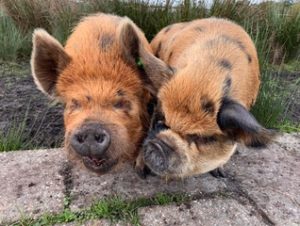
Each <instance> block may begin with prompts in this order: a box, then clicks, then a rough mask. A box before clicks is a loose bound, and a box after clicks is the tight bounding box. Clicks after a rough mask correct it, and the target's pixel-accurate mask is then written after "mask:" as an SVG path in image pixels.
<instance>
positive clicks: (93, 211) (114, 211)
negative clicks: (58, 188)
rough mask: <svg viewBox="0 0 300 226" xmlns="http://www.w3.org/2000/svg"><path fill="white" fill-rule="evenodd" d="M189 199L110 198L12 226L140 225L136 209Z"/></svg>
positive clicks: (175, 196) (169, 196)
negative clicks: (66, 225)
mask: <svg viewBox="0 0 300 226" xmlns="http://www.w3.org/2000/svg"><path fill="white" fill-rule="evenodd" d="M187 201H190V198H189V197H188V196H186V195H184V194H165V193H160V194H157V195H156V196H154V197H152V198H139V199H136V200H133V201H128V200H125V199H123V198H120V197H119V196H112V197H108V198H105V199H102V200H100V201H98V202H96V203H94V204H93V205H92V206H91V207H90V208H87V209H84V210H82V211H79V212H72V211H71V210H70V209H69V208H67V209H65V210H64V211H63V212H62V213H59V214H44V215H43V216H41V217H40V218H38V219H31V218H23V219H21V220H20V221H18V222H15V223H13V224H11V225H12V226H29V225H30V226H48V225H55V224H63V223H69V222H77V223H78V224H79V225H80V224H82V223H84V222H86V221H89V220H97V219H108V220H110V221H111V222H113V223H115V222H118V221H125V222H129V223H131V224H133V225H140V222H139V217H138V209H139V208H142V207H147V206H153V205H167V204H171V203H184V202H187Z"/></svg>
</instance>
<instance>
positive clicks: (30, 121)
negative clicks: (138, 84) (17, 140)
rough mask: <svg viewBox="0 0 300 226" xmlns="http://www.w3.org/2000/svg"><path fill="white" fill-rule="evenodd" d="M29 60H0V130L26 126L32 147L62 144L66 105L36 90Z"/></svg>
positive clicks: (2, 131)
mask: <svg viewBox="0 0 300 226" xmlns="http://www.w3.org/2000/svg"><path fill="white" fill-rule="evenodd" d="M30 73H31V72H30V66H29V64H28V63H26V64H7V63H5V64H4V63H2V64H1V63H0V106H1V107H0V109H1V110H0V133H4V134H7V133H8V132H9V131H11V130H16V129H20V128H23V127H24V128H23V131H22V134H23V139H24V143H30V148H53V147H59V146H61V144H62V141H63V118H62V113H63V107H62V106H61V105H60V104H58V103H54V102H51V101H50V100H49V99H48V98H47V97H46V96H45V95H44V94H42V93H41V92H40V91H39V90H37V88H36V86H35V84H34V82H33V78H32V76H31V75H30Z"/></svg>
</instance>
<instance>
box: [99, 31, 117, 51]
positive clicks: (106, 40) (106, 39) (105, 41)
mask: <svg viewBox="0 0 300 226" xmlns="http://www.w3.org/2000/svg"><path fill="white" fill-rule="evenodd" d="M114 41H115V38H114V36H113V35H111V34H103V35H102V36H101V38H100V47H101V49H102V50H104V51H107V50H108V49H109V48H110V47H111V46H112V44H113V43H114Z"/></svg>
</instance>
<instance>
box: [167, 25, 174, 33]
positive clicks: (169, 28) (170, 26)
mask: <svg viewBox="0 0 300 226" xmlns="http://www.w3.org/2000/svg"><path fill="white" fill-rule="evenodd" d="M171 28H172V25H169V26H168V27H166V29H165V34H166V33H168V32H169V31H170V30H171Z"/></svg>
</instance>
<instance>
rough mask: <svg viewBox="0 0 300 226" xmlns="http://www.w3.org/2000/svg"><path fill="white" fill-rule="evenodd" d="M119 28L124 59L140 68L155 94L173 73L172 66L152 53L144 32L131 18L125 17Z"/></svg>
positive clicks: (144, 80) (143, 77)
mask: <svg viewBox="0 0 300 226" xmlns="http://www.w3.org/2000/svg"><path fill="white" fill-rule="evenodd" d="M119 29H120V33H119V35H120V45H121V49H122V52H123V57H124V60H125V61H126V62H127V63H128V64H130V65H132V66H133V67H137V68H138V69H139V70H140V75H141V80H142V81H143V82H144V85H145V86H146V88H147V89H148V90H149V91H150V92H151V93H152V94H154V95H155V94H156V93H157V91H158V89H159V88H160V87H161V85H162V84H163V83H164V82H166V81H168V80H169V79H170V78H171V76H172V75H173V73H174V72H173V70H172V68H171V67H170V66H168V65H167V64H166V63H164V62H163V61H162V60H160V59H159V58H157V57H155V56H154V55H153V54H152V52H151V50H150V45H149V43H148V41H147V39H146V38H145V36H144V34H143V33H142V32H141V31H140V29H139V28H137V26H136V25H134V23H133V22H132V21H131V20H129V19H128V18H125V19H123V22H122V23H121V24H120V27H119Z"/></svg>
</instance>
